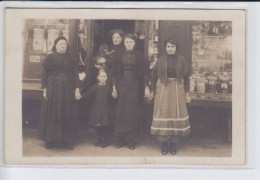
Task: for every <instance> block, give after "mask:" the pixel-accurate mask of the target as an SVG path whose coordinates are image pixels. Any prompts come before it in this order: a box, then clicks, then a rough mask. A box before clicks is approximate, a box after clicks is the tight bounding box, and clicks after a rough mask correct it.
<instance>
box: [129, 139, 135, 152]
mask: <svg viewBox="0 0 260 183" xmlns="http://www.w3.org/2000/svg"><path fill="white" fill-rule="evenodd" d="M128 148H129V149H130V150H134V149H135V143H134V141H133V140H132V139H131V140H128Z"/></svg>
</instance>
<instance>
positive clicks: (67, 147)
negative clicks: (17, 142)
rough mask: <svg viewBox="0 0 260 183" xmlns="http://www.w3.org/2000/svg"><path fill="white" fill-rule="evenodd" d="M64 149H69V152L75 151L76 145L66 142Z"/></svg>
mask: <svg viewBox="0 0 260 183" xmlns="http://www.w3.org/2000/svg"><path fill="white" fill-rule="evenodd" d="M64 148H66V149H68V150H74V148H75V147H74V145H73V144H72V143H70V142H65V143H64Z"/></svg>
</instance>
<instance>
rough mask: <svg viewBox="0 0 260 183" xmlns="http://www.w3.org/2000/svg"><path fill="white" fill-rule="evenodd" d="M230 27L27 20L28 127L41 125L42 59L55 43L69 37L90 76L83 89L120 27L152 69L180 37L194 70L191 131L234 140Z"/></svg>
mask: <svg viewBox="0 0 260 183" xmlns="http://www.w3.org/2000/svg"><path fill="white" fill-rule="evenodd" d="M231 26H232V25H231V22H216V21H214V22H213V21H164V20H160V21H157V20H138V21H137V20H67V19H66V20H65V19H64V20H63V19H48V20H44V19H43V20H40V19H28V20H26V21H25V25H24V35H25V36H24V37H25V40H24V48H25V50H24V58H23V62H24V67H23V125H24V126H25V127H26V126H30V125H31V126H34V127H36V126H37V121H38V117H39V112H40V104H41V100H42V90H41V82H40V81H41V72H42V68H41V67H42V61H43V60H44V58H45V57H46V55H47V54H48V53H50V52H51V48H52V46H53V42H54V40H55V39H56V38H57V37H58V36H64V37H66V38H67V39H68V42H69V46H70V49H69V50H70V54H71V55H73V57H74V58H75V62H76V64H77V65H78V72H85V73H86V75H87V77H86V80H85V81H84V83H83V84H82V86H83V85H84V86H86V87H88V86H91V85H92V84H93V83H94V82H95V78H96V76H95V69H94V64H93V58H94V56H95V55H96V54H97V52H98V49H99V47H100V45H101V44H102V43H107V44H111V41H112V40H111V36H110V31H111V30H112V29H115V28H120V29H122V30H123V31H124V32H125V33H135V35H136V36H137V43H136V49H139V50H140V51H142V52H143V53H144V55H145V57H146V59H148V60H149V61H150V63H151V66H152V64H153V63H154V62H156V61H157V59H158V57H160V56H161V55H163V54H165V46H164V40H166V39H167V38H169V37H174V38H176V39H177V41H178V43H179V48H178V51H179V53H180V54H182V55H183V56H185V58H186V59H187V60H188V62H189V63H190V65H191V66H192V75H191V77H190V92H191V97H192V101H191V103H190V104H188V106H189V113H190V118H191V125H192V129H194V132H195V134H196V130H198V128H196V127H199V126H203V125H205V124H206V125H205V126H206V127H205V129H208V127H210V128H212V130H214V128H221V129H225V130H224V131H225V132H227V133H225V134H224V135H227V136H226V137H227V138H228V139H229V140H231V129H232V128H231V125H232V121H231V117H232V45H231V43H232V29H231ZM152 108H153V105H152V102H150V103H149V102H148V103H146V104H144V124H143V127H144V131H146V132H148V131H149V126H150V124H151V120H152ZM81 112H83V113H84V111H81ZM83 118H85V117H84V116H83ZM82 121H83V120H82ZM203 129H204V128H203V127H202V128H200V130H203ZM222 131H223V130H222ZM200 133H201V132H200Z"/></svg>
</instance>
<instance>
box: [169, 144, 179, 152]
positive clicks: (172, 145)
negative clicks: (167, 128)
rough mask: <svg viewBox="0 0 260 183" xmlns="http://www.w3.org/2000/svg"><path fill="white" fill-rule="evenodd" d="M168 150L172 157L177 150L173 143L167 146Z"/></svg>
mask: <svg viewBox="0 0 260 183" xmlns="http://www.w3.org/2000/svg"><path fill="white" fill-rule="evenodd" d="M169 149H170V152H171V154H172V155H175V154H176V153H177V148H176V144H175V143H170V144H169Z"/></svg>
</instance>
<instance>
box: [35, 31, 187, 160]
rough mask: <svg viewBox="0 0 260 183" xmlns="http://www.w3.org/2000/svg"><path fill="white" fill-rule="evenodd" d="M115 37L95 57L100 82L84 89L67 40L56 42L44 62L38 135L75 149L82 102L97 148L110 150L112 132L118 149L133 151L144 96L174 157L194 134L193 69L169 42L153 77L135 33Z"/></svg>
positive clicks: (154, 132)
mask: <svg viewBox="0 0 260 183" xmlns="http://www.w3.org/2000/svg"><path fill="white" fill-rule="evenodd" d="M111 38H112V43H113V44H111V45H106V44H102V45H101V47H100V49H99V52H98V54H97V55H96V57H95V58H94V60H95V61H94V65H95V68H96V69H97V82H96V84H94V85H93V86H91V87H90V88H87V89H86V90H82V89H81V88H79V84H78V83H79V82H80V79H79V75H78V73H77V70H76V65H75V61H74V59H73V58H72V57H71V56H70V55H69V54H68V49H69V46H68V42H67V40H66V38H64V37H59V38H57V39H56V40H55V42H54V46H53V53H51V54H49V55H48V56H47V57H46V59H45V60H44V62H43V73H42V87H43V102H42V111H41V117H40V128H39V130H40V135H41V138H42V139H43V140H44V141H45V142H46V143H45V147H46V148H48V149H52V148H55V147H57V146H62V147H65V148H67V149H71V150H72V149H74V142H75V139H74V138H73V137H74V133H75V121H74V115H75V114H74V108H73V106H74V105H75V102H76V101H77V100H81V99H82V98H83V99H86V100H91V104H92V106H91V108H90V113H89V116H88V117H89V120H88V121H89V124H90V125H91V126H93V127H95V128H96V129H97V132H98V137H97V140H96V142H95V146H101V147H102V148H105V147H107V146H109V145H110V141H109V139H110V133H109V132H110V129H111V128H112V129H113V136H114V137H115V138H116V141H115V147H116V148H120V147H123V146H125V145H127V146H128V148H129V149H131V150H133V149H135V141H134V138H135V137H136V135H137V132H138V129H139V127H140V124H141V116H142V114H140V111H141V110H140V109H141V108H140V107H141V103H142V101H143V98H144V97H145V98H147V99H149V100H152V99H154V111H153V121H152V125H151V134H152V135H154V136H156V138H157V140H159V141H161V142H162V147H161V153H162V154H163V155H165V154H167V153H168V152H170V153H172V154H176V152H177V148H176V143H178V142H179V140H180V137H184V136H188V135H189V133H190V122H189V115H188V112H187V107H186V103H189V102H190V101H191V98H190V95H189V76H190V71H191V69H190V66H189V64H188V62H187V61H186V60H185V58H184V57H183V56H181V55H179V54H178V52H177V48H178V44H177V42H176V40H175V39H173V38H170V39H168V40H166V41H165V49H166V53H167V54H166V55H163V56H161V57H160V58H159V59H158V61H157V62H156V63H155V64H154V65H153V67H152V69H151V70H152V72H151V76H150V74H149V73H150V72H149V70H150V65H149V62H148V61H147V60H146V59H145V57H144V54H143V53H142V52H140V51H138V50H137V49H135V45H136V38H135V36H134V34H131V33H128V34H125V33H124V32H123V31H122V30H121V29H115V30H112V31H111ZM81 79H82V78H81ZM149 81H151V86H149ZM114 101H116V102H114Z"/></svg>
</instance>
